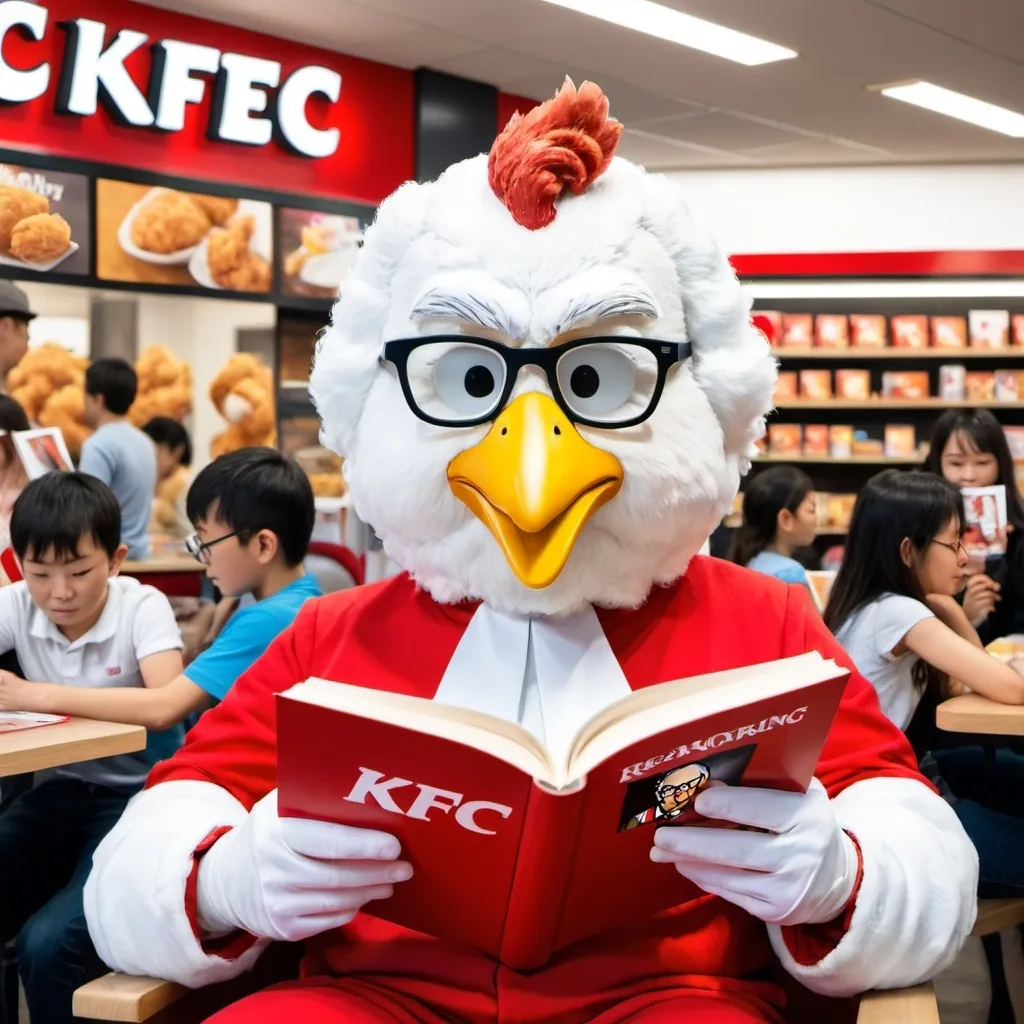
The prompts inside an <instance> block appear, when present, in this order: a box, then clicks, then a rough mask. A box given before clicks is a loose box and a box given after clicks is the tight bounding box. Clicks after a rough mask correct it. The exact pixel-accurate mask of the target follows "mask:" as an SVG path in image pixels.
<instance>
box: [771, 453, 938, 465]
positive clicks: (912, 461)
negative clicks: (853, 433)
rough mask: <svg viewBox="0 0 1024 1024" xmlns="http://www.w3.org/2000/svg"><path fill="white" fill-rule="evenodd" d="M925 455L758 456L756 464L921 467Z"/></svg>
mask: <svg viewBox="0 0 1024 1024" xmlns="http://www.w3.org/2000/svg"><path fill="white" fill-rule="evenodd" d="M924 460H925V456H924V455H917V456H906V457H899V458H897V457H894V456H890V455H851V456H849V457H848V458H837V457H835V456H832V455H758V456H757V457H756V458H755V459H754V462H766V463H783V464H786V463H798V462H802V463H805V464H806V465H815V466H826V465H827V466H920V465H921V463H922V462H924Z"/></svg>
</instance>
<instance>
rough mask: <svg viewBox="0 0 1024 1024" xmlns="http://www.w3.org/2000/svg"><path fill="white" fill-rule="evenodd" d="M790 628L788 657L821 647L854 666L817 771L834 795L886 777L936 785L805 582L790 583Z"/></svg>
mask: <svg viewBox="0 0 1024 1024" xmlns="http://www.w3.org/2000/svg"><path fill="white" fill-rule="evenodd" d="M785 630H786V641H785V643H786V650H785V651H784V652H783V657H788V656H790V655H794V654H802V653H804V652H805V651H817V652H818V653H819V654H821V655H822V657H825V658H832V659H833V660H835V662H836V663H837V664H839V665H844V666H846V667H847V668H849V669H850V680H849V682H848V683H847V684H846V692H845V693H844V694H843V699H842V700H841V701H840V703H839V710H838V711H837V712H836V717H835V721H834V722H833V723H832V729H831V730H830V731H829V734H828V739H827V740H826V741H825V748H824V749H823V750H822V752H821V758H820V759H819V761H818V767H817V770H816V772H815V774H816V775H817V777H818V779H819V780H820V781H821V784H822V785H823V786H824V787H825V789H826V790H828V795H829V796H830V797H833V798H835V797H836V796H837V795H838V794H839V793H841V792H842V791H843V790H844V789H846V787H847V786H850V785H852V784H853V783H855V782H860V781H862V780H864V779H873V778H883V777H886V776H888V777H893V778H903V779H916V780H917V781H919V782H921V783H923V784H924V785H926V786H929V787H930V788H931V789H932V790H934V788H935V787H934V786H932V785H931V783H930V782H928V781H927V780H926V779H925V777H924V776H923V775H921V773H920V772H919V771H918V769H917V758H916V757H915V756H914V752H913V750H912V749H911V747H910V744H909V743H908V742H907V738H906V737H905V736H904V735H903V733H902V732H901V731H900V730H899V729H898V728H897V727H896V726H895V725H893V724H892V722H890V721H889V719H888V718H886V717H885V715H884V714H883V713H882V709H881V708H880V707H879V704H878V696H877V694H876V693H875V689H874V687H873V686H872V685H871V684H870V683H869V682H868V681H867V680H866V679H865V678H864V677H863V676H862V675H861V674H860V673H859V672H858V671H857V669H856V668H855V667H854V664H853V662H852V661H851V660H850V656H849V655H848V654H847V653H846V651H844V650H843V648H842V647H841V646H840V645H839V642H838V641H837V640H836V638H835V637H834V636H833V635H832V634H831V633H830V632H829V631H828V629H827V628H826V626H825V623H824V622H823V621H822V619H821V616H820V615H818V613H817V611H816V610H815V608H814V606H813V605H812V604H811V599H810V595H809V594H808V593H807V591H806V589H805V588H804V587H801V586H795V585H794V586H791V587H790V588H789V603H788V605H787V608H786V626H785Z"/></svg>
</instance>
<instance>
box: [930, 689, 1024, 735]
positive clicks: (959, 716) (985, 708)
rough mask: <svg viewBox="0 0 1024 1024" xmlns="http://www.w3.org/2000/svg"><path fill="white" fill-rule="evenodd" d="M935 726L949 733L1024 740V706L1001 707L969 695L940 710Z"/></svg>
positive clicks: (944, 704)
mask: <svg viewBox="0 0 1024 1024" xmlns="http://www.w3.org/2000/svg"><path fill="white" fill-rule="evenodd" d="M935 724H936V725H937V726H938V727H939V728H940V729H944V730H945V731H946V732H974V733H989V734H991V735H994V736H1024V706H1021V705H1019V704H998V703H996V701H994V700H989V699H988V697H982V696H981V694H979V693H965V694H964V695H963V696H962V697H952V698H951V699H950V700H947V701H943V702H942V703H941V704H940V705H939V706H938V708H937V710H936V712H935Z"/></svg>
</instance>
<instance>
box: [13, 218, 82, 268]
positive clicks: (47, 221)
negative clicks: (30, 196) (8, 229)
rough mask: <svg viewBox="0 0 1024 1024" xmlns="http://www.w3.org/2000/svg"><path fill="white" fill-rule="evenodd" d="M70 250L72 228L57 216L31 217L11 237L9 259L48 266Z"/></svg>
mask: <svg viewBox="0 0 1024 1024" xmlns="http://www.w3.org/2000/svg"><path fill="white" fill-rule="evenodd" d="M70 246H71V225H70V224H69V223H68V222H67V221H66V220H65V219H64V218H63V217H62V216H61V215H60V214H59V213H34V214H32V216H31V217H26V218H25V219H24V220H19V221H18V223H17V224H15V225H14V231H13V232H12V234H11V255H12V256H16V257H17V258H18V259H19V260H24V261H25V262H26V263H49V262H50V260H55V259H57V257H58V256H63V255H64V253H66V252H67V251H68V249H69V247H70Z"/></svg>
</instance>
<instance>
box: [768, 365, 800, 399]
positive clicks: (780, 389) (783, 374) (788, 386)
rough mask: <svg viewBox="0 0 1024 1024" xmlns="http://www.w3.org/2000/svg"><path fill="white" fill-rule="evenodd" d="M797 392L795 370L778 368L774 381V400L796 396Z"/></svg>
mask: <svg viewBox="0 0 1024 1024" xmlns="http://www.w3.org/2000/svg"><path fill="white" fill-rule="evenodd" d="M798 394H799V391H798V389H797V376H796V370H780V371H779V376H778V378H777V379H776V381H775V392H774V395H773V398H774V400H775V401H776V402H777V401H778V400H779V399H780V398H796V397H797V395H798Z"/></svg>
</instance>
